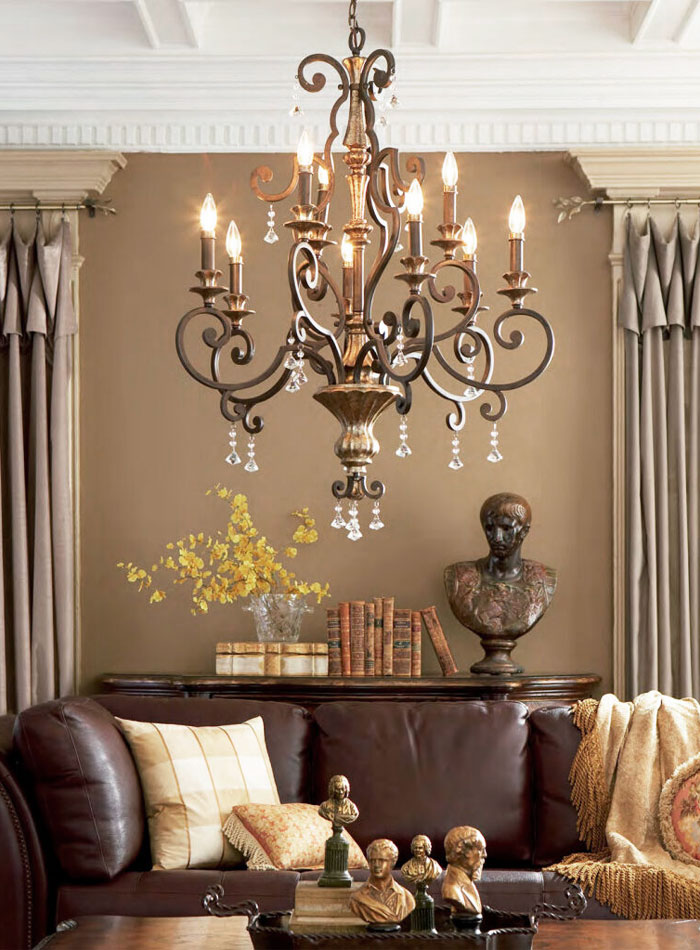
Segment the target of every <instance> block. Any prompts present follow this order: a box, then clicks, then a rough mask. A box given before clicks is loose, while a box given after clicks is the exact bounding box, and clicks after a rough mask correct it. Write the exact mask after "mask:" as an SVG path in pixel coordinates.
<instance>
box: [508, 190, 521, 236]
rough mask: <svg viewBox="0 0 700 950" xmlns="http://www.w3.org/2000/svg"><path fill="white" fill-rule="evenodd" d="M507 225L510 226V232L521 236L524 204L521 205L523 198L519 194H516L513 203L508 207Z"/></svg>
mask: <svg viewBox="0 0 700 950" xmlns="http://www.w3.org/2000/svg"><path fill="white" fill-rule="evenodd" d="M508 227H509V228H510V233H511V234H515V235H517V236H518V237H522V236H523V232H524V231H525V206H524V205H523V199H522V198H521V197H520V195H516V196H515V199H514V201H513V204H512V205H511V208H510V214H509V215H508Z"/></svg>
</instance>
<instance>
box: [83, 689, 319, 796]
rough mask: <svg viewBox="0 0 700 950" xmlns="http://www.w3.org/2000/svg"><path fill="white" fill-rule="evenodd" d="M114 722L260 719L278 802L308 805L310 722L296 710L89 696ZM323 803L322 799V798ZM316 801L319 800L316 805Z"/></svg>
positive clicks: (253, 703)
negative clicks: (133, 720)
mask: <svg viewBox="0 0 700 950" xmlns="http://www.w3.org/2000/svg"><path fill="white" fill-rule="evenodd" d="M93 699H95V700H96V701H97V702H98V703H100V704H101V705H102V706H104V707H105V709H108V710H109V711H110V712H111V713H113V715H115V716H118V717H119V718H120V719H138V720H141V721H142V722H173V723H184V724H187V725H189V726H223V725H228V724H233V723H238V722H245V721H246V720H247V719H253V718H254V717H255V716H262V719H263V723H264V725H265V744H266V746H267V751H268V755H269V756H270V762H271V763H272V771H273V772H274V774H275V782H276V783H277V791H278V792H279V796H280V801H282V802H308V801H313V800H314V799H310V798H309V797H308V796H309V786H310V779H309V769H310V760H311V720H310V716H309V714H308V713H307V712H306V710H305V709H302V708H301V706H294V705H292V704H291V703H277V702H272V701H269V702H266V701H265V700H262V701H257V700H253V699H205V698H201V697H192V698H191V699H183V698H182V697H175V698H169V697H160V696H125V695H116V694H115V695H110V696H94V697H93ZM324 797H325V796H324ZM320 800H321V799H319V801H320Z"/></svg>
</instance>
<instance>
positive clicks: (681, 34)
mask: <svg viewBox="0 0 700 950" xmlns="http://www.w3.org/2000/svg"><path fill="white" fill-rule="evenodd" d="M699 11H700V0H689V3H688V6H687V7H686V10H685V13H684V14H683V17H682V19H681V22H680V24H679V26H678V29H677V30H676V32H675V34H674V36H673V39H674V40H675V41H676V43H678V45H679V46H684V45H685V43H686V40H687V38H688V36H689V34H690V31H691V29H692V28H694V27H695V26H696V25H697V21H698V12H699Z"/></svg>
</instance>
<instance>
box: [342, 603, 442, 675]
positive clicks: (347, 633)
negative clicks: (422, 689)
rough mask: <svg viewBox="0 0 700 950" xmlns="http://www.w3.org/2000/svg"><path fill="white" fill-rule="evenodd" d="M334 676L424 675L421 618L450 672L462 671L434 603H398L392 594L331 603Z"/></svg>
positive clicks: (439, 658)
mask: <svg viewBox="0 0 700 950" xmlns="http://www.w3.org/2000/svg"><path fill="white" fill-rule="evenodd" d="M326 615H327V633H328V674H329V676H420V675H421V632H422V628H421V618H422V620H423V621H424V622H425V626H426V629H427V631H428V635H429V636H430V639H431V642H432V644H433V647H434V648H435V652H436V654H437V657H438V661H439V663H440V667H441V669H442V672H443V673H444V675H445V676H452V675H454V674H455V673H456V672H457V666H456V664H455V662H454V659H453V657H452V653H451V651H450V648H449V645H448V643H447V640H446V638H445V634H444V632H443V630H442V626H441V625H440V621H439V619H438V615H437V611H436V609H435V607H426V608H424V609H423V610H411V609H410V608H405V607H396V606H395V599H394V598H393V597H374V598H373V599H372V600H371V601H362V600H353V601H342V602H341V603H339V604H338V605H337V606H336V607H328V608H327V609H326Z"/></svg>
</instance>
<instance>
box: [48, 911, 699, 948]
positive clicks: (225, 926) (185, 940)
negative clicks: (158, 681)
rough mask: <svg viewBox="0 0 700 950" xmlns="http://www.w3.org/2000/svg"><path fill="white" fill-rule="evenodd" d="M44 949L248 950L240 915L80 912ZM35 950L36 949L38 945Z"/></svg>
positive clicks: (592, 942)
mask: <svg viewBox="0 0 700 950" xmlns="http://www.w3.org/2000/svg"><path fill="white" fill-rule="evenodd" d="M73 923H74V926H73V927H71V928H70V929H67V930H64V931H63V932H61V933H56V934H53V935H52V936H50V937H47V938H46V940H44V941H42V943H40V944H39V947H41V948H44V947H45V948H46V950H124V948H127V947H128V948H129V950H185V948H186V950H196V948H199V947H201V948H206V950H252V946H253V945H252V943H251V941H250V937H249V936H248V934H247V933H246V924H247V920H246V918H244V917H229V918H223V919H221V918H216V917H81V918H79V919H78V920H77V921H75V922H73ZM696 947H700V922H699V921H697V920H573V921H553V920H543V921H542V923H541V924H540V929H539V933H538V934H537V936H536V937H535V940H534V944H533V950H693V948H696ZM37 950H38V948H37Z"/></svg>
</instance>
